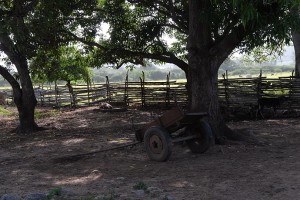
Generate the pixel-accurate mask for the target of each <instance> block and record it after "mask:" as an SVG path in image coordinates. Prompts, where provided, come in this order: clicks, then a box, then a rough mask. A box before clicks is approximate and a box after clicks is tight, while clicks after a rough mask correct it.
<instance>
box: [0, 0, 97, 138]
mask: <svg viewBox="0 0 300 200" xmlns="http://www.w3.org/2000/svg"><path fill="white" fill-rule="evenodd" d="M95 9H97V1H96V0H93V1H80V0H69V1H61V0H52V1H47V0H6V1H0V51H1V52H3V53H5V54H6V56H7V58H8V59H9V60H10V62H11V63H12V64H13V65H14V66H15V67H16V69H17V71H18V74H19V79H20V84H19V83H18V82H17V81H16V79H15V78H14V77H13V76H12V75H11V74H10V73H9V71H8V70H7V68H6V67H5V66H0V74H1V75H2V76H3V77H4V78H5V79H6V80H7V81H8V82H9V83H10V84H11V86H12V88H13V95H14V101H15V104H16V106H17V108H18V112H19V121H20V125H19V127H18V129H17V132H18V133H24V134H25V133H31V132H33V131H35V130H37V129H38V126H37V124H36V123H35V120H34V109H35V106H36V103H37V101H36V98H35V96H34V91H33V87H32V81H31V77H30V73H29V67H28V60H29V59H31V58H32V57H34V56H35V55H36V53H37V50H40V49H56V48H57V47H58V46H59V44H61V43H65V42H68V41H69V39H68V37H67V35H66V34H64V33H65V32H67V31H74V32H75V31H76V30H78V27H79V26H80V27H84V28H83V29H82V31H81V34H80V35H81V36H83V37H85V38H88V37H90V36H91V35H94V34H95V31H93V30H94V27H93V26H92V24H93V22H94V20H93V19H94V18H96V17H97V15H96V14H95ZM86 15H90V17H89V18H86Z"/></svg>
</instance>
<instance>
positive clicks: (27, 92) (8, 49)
mask: <svg viewBox="0 0 300 200" xmlns="http://www.w3.org/2000/svg"><path fill="white" fill-rule="evenodd" d="M0 49H1V50H2V51H4V53H5V54H6V55H7V56H8V58H9V59H10V61H11V62H12V63H13V64H14V65H15V66H16V68H17V71H18V74H19V78H20V85H19V84H18V82H17V81H16V80H15V79H14V78H13V76H11V75H9V73H8V71H5V70H3V69H2V68H1V69H2V70H0V74H1V75H2V76H3V77H4V78H5V79H6V80H7V81H8V82H9V83H10V84H11V86H12V88H13V95H14V102H15V104H16V106H17V109H18V113H19V122H20V124H19V126H18V128H17V133H18V134H28V133H32V132H34V131H36V130H39V128H38V126H37V124H36V123H35V120H34V110H35V106H36V104H37V101H36V98H35V95H34V90H33V85H32V82H31V78H30V76H29V69H28V64H27V60H26V58H25V56H23V55H21V54H20V53H19V52H18V51H17V50H16V49H15V47H14V45H13V43H12V42H11V41H10V40H9V37H7V36H5V35H3V34H2V35H0Z"/></svg>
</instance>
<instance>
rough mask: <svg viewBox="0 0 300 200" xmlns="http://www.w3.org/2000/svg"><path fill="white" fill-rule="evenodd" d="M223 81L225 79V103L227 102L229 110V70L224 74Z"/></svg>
mask: <svg viewBox="0 0 300 200" xmlns="http://www.w3.org/2000/svg"><path fill="white" fill-rule="evenodd" d="M223 79H224V90H225V101H226V105H227V108H229V93H228V88H229V81H228V71H227V70H226V71H225V73H224V74H223Z"/></svg>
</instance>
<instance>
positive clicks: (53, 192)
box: [47, 187, 62, 200]
mask: <svg viewBox="0 0 300 200" xmlns="http://www.w3.org/2000/svg"><path fill="white" fill-rule="evenodd" d="M61 192H62V188H61V187H56V188H53V189H51V190H50V192H49V193H48V195H47V199H48V200H51V199H53V198H54V197H55V196H60V195H61Z"/></svg>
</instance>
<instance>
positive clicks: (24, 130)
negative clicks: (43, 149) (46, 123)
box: [12, 124, 47, 135]
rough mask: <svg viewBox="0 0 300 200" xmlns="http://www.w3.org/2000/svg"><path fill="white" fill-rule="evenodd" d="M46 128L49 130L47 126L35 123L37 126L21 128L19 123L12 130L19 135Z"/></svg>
mask: <svg viewBox="0 0 300 200" xmlns="http://www.w3.org/2000/svg"><path fill="white" fill-rule="evenodd" d="M44 130H47V128H45V127H40V126H38V125H36V124H35V126H32V127H30V128H21V126H20V125H19V126H18V127H17V128H15V129H14V130H12V132H14V133H17V134H18V135H28V134H31V133H34V132H38V131H44Z"/></svg>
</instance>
